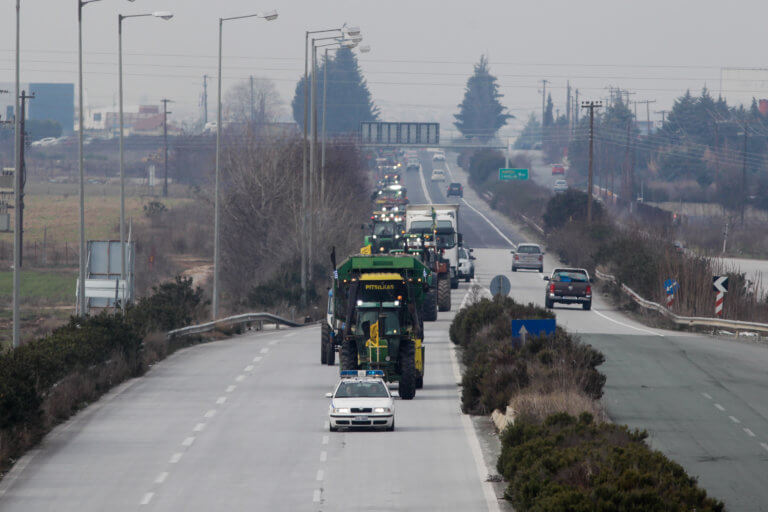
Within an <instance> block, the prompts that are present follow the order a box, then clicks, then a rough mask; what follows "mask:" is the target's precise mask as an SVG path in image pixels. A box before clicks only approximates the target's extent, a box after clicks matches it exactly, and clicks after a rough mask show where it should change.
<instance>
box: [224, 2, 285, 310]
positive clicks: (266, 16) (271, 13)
mask: <svg viewBox="0 0 768 512" xmlns="http://www.w3.org/2000/svg"><path fill="white" fill-rule="evenodd" d="M245 18H264V19H265V20H267V21H274V20H276V19H277V11H269V12H265V13H260V12H259V13H256V14H246V15H245V16H232V17H230V18H219V76H218V97H217V101H216V105H217V114H216V177H215V185H214V189H215V191H214V194H215V197H214V207H213V211H214V213H213V225H214V227H213V231H214V234H213V297H212V300H211V310H212V311H211V312H212V315H213V319H214V320H216V318H218V316H219V259H220V258H219V256H220V254H219V253H220V247H219V245H220V243H219V226H220V213H219V208H220V207H219V195H220V194H219V188H220V181H221V178H220V169H221V130H222V126H221V50H222V38H223V29H224V22H225V21H231V20H241V19H245Z"/></svg>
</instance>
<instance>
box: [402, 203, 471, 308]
mask: <svg viewBox="0 0 768 512" xmlns="http://www.w3.org/2000/svg"><path fill="white" fill-rule="evenodd" d="M405 229H406V231H408V232H409V233H416V234H422V233H434V234H435V241H436V243H437V247H436V248H437V252H438V254H439V255H440V256H441V257H442V258H444V259H445V260H447V261H448V266H449V269H448V272H449V276H450V288H453V289H456V288H458V287H459V275H458V266H459V245H461V242H462V239H461V238H462V237H461V234H460V233H459V205H458V204H409V205H408V206H407V207H406V209H405ZM448 295H449V297H450V292H449V294H448ZM449 301H450V299H449ZM450 309H451V307H450V303H449V305H448V310H450ZM441 311H447V310H443V309H441Z"/></svg>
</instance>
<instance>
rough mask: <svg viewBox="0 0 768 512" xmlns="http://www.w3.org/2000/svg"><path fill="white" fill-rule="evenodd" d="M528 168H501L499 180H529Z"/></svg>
mask: <svg viewBox="0 0 768 512" xmlns="http://www.w3.org/2000/svg"><path fill="white" fill-rule="evenodd" d="M527 179H528V169H499V181H510V180H522V181H524V180H527Z"/></svg>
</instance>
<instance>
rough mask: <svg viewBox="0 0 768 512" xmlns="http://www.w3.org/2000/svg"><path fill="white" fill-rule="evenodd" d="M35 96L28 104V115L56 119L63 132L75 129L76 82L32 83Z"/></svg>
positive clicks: (32, 91) (30, 117)
mask: <svg viewBox="0 0 768 512" xmlns="http://www.w3.org/2000/svg"><path fill="white" fill-rule="evenodd" d="M28 92H29V93H30V94H34V96H35V98H34V99H33V100H30V102H29V104H28V105H27V112H28V114H27V117H28V118H29V119H33V120H36V121H47V120H51V121H56V122H58V123H59V124H60V125H61V129H62V131H63V133H64V134H65V135H66V134H71V133H72V132H74V130H75V84H54V83H30V84H29V90H28Z"/></svg>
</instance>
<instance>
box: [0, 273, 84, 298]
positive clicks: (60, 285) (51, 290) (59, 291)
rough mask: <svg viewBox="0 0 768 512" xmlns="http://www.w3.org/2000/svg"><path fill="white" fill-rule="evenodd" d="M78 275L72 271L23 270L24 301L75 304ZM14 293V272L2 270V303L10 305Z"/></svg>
mask: <svg viewBox="0 0 768 512" xmlns="http://www.w3.org/2000/svg"><path fill="white" fill-rule="evenodd" d="M76 280H77V275H76V273H74V272H71V271H57V270H22V272H21V299H22V303H24V302H29V303H34V304H47V305H63V304H74V302H75V283H76ZM12 293H13V272H11V271H2V272H0V303H8V304H9V305H10V303H11V298H12Z"/></svg>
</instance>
